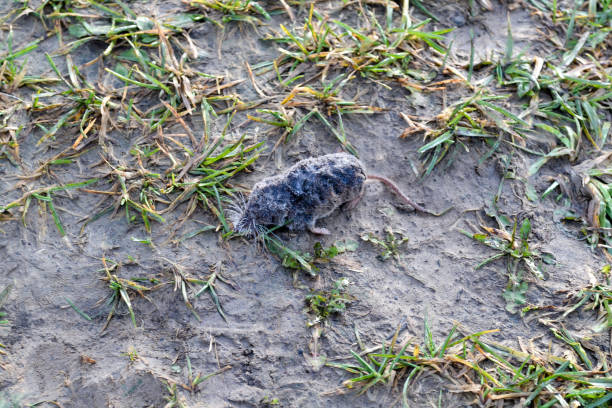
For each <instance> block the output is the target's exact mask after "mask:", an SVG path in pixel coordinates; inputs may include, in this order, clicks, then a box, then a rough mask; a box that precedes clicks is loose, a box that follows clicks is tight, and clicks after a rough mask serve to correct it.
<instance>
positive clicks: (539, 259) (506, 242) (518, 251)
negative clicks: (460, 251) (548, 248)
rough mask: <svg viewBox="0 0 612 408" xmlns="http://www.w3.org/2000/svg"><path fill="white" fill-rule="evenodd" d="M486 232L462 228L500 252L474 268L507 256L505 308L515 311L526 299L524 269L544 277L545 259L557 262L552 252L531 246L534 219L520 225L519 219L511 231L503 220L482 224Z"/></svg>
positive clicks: (549, 262)
mask: <svg viewBox="0 0 612 408" xmlns="http://www.w3.org/2000/svg"><path fill="white" fill-rule="evenodd" d="M481 228H482V229H483V230H484V233H481V232H479V233H469V232H467V231H463V230H462V231H461V232H462V233H463V234H465V235H466V236H468V237H470V238H472V239H474V240H476V241H478V242H480V243H482V244H484V245H486V246H488V247H489V248H491V249H493V250H495V251H496V252H497V253H496V254H495V255H492V256H491V257H489V258H487V259H485V260H484V261H482V262H480V263H479V264H478V265H476V267H475V269H479V268H482V267H483V266H485V265H487V264H488V263H491V262H493V261H496V260H498V259H502V258H504V259H505V260H506V268H507V274H508V284H507V286H506V289H505V290H504V293H503V296H504V299H505V300H506V310H507V311H508V312H510V313H516V312H517V311H518V308H519V307H520V306H522V305H524V304H525V303H526V299H525V293H526V292H527V289H528V284H527V282H526V281H525V280H524V278H525V275H524V272H525V271H528V272H530V273H531V274H532V275H533V276H535V277H536V278H538V279H545V278H546V276H545V271H544V269H543V263H547V264H553V263H554V262H555V260H554V256H553V255H552V254H549V253H546V252H541V251H539V250H537V249H535V248H534V247H533V245H531V246H530V243H529V235H530V233H531V221H529V219H528V218H525V219H524V220H523V221H522V223H521V225H520V228H518V221H517V220H515V221H514V223H513V224H512V231H511V232H508V231H507V230H506V228H505V226H504V225H502V224H501V223H500V225H499V228H491V227H487V226H484V225H482V226H481Z"/></svg>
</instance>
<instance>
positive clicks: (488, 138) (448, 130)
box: [404, 91, 529, 176]
mask: <svg viewBox="0 0 612 408" xmlns="http://www.w3.org/2000/svg"><path fill="white" fill-rule="evenodd" d="M504 99H506V97H505V96H499V95H492V94H485V93H484V91H478V92H476V93H475V94H474V95H472V96H470V97H468V98H465V99H463V100H460V101H458V102H456V103H454V104H453V105H451V106H449V107H448V108H446V109H445V110H444V111H443V112H442V113H440V114H439V115H437V116H435V117H434V118H433V119H432V120H436V121H437V122H438V123H439V124H440V125H439V126H436V128H435V129H432V128H430V127H429V126H428V125H427V121H422V122H419V123H418V124H415V125H414V128H413V129H407V130H406V131H405V132H404V135H406V134H410V133H412V131H413V130H414V131H420V130H425V133H424V137H426V138H430V139H433V140H431V141H430V142H428V143H426V144H424V145H423V146H421V147H420V148H419V149H418V153H419V154H421V155H423V167H424V170H423V176H427V175H429V174H430V173H431V172H432V170H433V169H434V168H435V167H436V166H437V165H438V164H440V163H441V162H442V160H443V159H444V158H445V157H446V156H447V155H449V156H450V158H449V160H448V161H447V163H446V165H445V166H446V168H448V167H449V166H450V165H451V164H452V163H453V160H454V157H455V155H456V151H455V150H453V148H455V149H456V148H457V146H461V147H462V148H463V149H464V150H465V151H469V148H468V146H467V145H466V144H465V143H464V140H470V139H481V140H484V141H485V142H487V143H488V145H489V147H490V150H489V151H488V152H487V153H486V154H485V156H484V157H483V159H486V158H487V157H490V156H491V155H492V154H493V153H494V152H495V151H496V150H498V148H499V147H500V144H501V143H502V142H505V143H508V144H510V145H514V146H517V143H524V138H523V137H522V136H521V134H520V132H521V129H524V128H528V127H529V124H528V123H527V122H525V121H524V120H523V119H521V118H519V117H518V116H517V115H515V114H514V113H512V112H511V111H510V110H508V109H506V108H504V107H503V106H501V104H499V103H496V102H495V101H501V100H504ZM499 129H502V130H503V131H504V133H505V134H509V135H510V138H508V139H506V138H504V136H503V134H504V133H500V132H499ZM519 147H520V145H519Z"/></svg>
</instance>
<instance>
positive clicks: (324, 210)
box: [230, 153, 367, 236]
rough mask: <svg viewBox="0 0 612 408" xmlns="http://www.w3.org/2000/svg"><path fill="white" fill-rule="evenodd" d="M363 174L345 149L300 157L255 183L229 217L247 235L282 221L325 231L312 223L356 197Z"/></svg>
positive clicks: (293, 226) (299, 228) (296, 227)
mask: <svg viewBox="0 0 612 408" xmlns="http://www.w3.org/2000/svg"><path fill="white" fill-rule="evenodd" d="M366 178H367V177H366V173H365V168H364V166H363V164H362V163H361V162H360V161H359V159H357V158H356V157H355V156H353V155H350V154H348V153H334V154H327V155H324V156H319V157H313V158H308V159H304V160H301V161H299V162H297V163H296V164H295V165H293V166H292V167H290V168H289V169H287V170H286V171H284V172H283V173H281V174H278V175H276V176H272V177H268V178H265V179H264V180H262V181H260V182H259V183H257V184H255V185H254V186H253V190H252V191H251V194H250V195H249V198H248V200H247V201H246V202H243V203H241V205H238V206H237V208H235V209H234V211H233V214H232V215H231V217H230V219H231V221H232V223H233V224H234V227H235V229H236V231H237V232H239V233H242V234H244V235H247V236H252V235H259V233H261V232H262V228H261V227H262V226H266V225H285V224H286V225H287V227H288V228H289V229H290V230H292V231H303V230H306V229H308V230H310V231H313V232H315V233H325V232H326V231H325V230H323V229H318V228H316V227H315V223H316V221H317V220H318V219H319V218H323V217H326V216H328V215H329V214H331V213H332V212H333V211H334V210H335V209H336V208H338V207H339V206H340V205H342V204H344V203H346V202H349V201H353V200H355V199H359V197H361V195H362V193H363V189H364V183H365V181H366Z"/></svg>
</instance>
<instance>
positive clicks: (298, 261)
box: [261, 227, 358, 276]
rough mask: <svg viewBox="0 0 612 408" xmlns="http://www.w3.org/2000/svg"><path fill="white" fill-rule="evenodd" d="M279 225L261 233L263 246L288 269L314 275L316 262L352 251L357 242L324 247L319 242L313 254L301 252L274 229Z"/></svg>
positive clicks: (345, 241) (348, 241)
mask: <svg viewBox="0 0 612 408" xmlns="http://www.w3.org/2000/svg"><path fill="white" fill-rule="evenodd" d="M278 228H280V227H275V228H272V229H270V230H268V231H267V232H265V233H264V234H262V237H261V238H262V240H263V244H264V245H265V248H266V249H267V250H268V251H269V252H270V253H271V254H272V255H275V256H277V257H278V258H279V259H280V260H281V263H282V265H283V266H284V267H285V268H288V269H295V270H303V271H305V272H308V274H310V275H311V276H316V275H317V273H318V271H319V268H318V267H317V266H316V264H321V263H327V262H329V261H330V260H331V259H333V258H334V257H335V256H337V255H339V254H342V253H344V252H347V251H349V252H352V251H355V250H356V249H357V246H358V243H357V242H356V241H352V240H344V241H337V242H336V243H335V244H333V245H332V246H330V247H329V248H324V247H323V246H322V245H321V243H320V242H317V243H315V245H314V255H313V254H310V253H309V252H301V251H298V250H294V249H291V248H289V247H288V246H287V245H286V244H285V243H284V242H283V240H282V239H281V238H279V237H278V236H277V235H276V234H274V231H275V230H276V229H278Z"/></svg>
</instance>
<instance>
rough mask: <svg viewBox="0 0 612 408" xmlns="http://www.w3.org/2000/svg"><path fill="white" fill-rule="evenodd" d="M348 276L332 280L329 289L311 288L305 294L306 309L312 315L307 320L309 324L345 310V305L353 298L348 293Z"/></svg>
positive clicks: (311, 324) (319, 321) (317, 322)
mask: <svg viewBox="0 0 612 408" xmlns="http://www.w3.org/2000/svg"><path fill="white" fill-rule="evenodd" d="M349 283H350V282H349V280H348V278H340V279H338V280H337V281H335V282H334V288H333V289H331V290H312V291H311V292H310V293H309V294H308V295H306V304H307V305H308V311H309V313H310V314H312V315H313V316H314V318H313V319H311V320H310V321H309V322H308V325H309V326H314V325H315V324H320V323H323V322H325V321H326V320H327V319H328V318H329V317H330V315H332V314H338V313H342V312H344V311H345V310H346V305H347V304H349V303H350V302H352V301H353V300H354V298H353V297H352V296H351V295H350V294H349V293H348V291H347V289H348V286H349Z"/></svg>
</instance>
